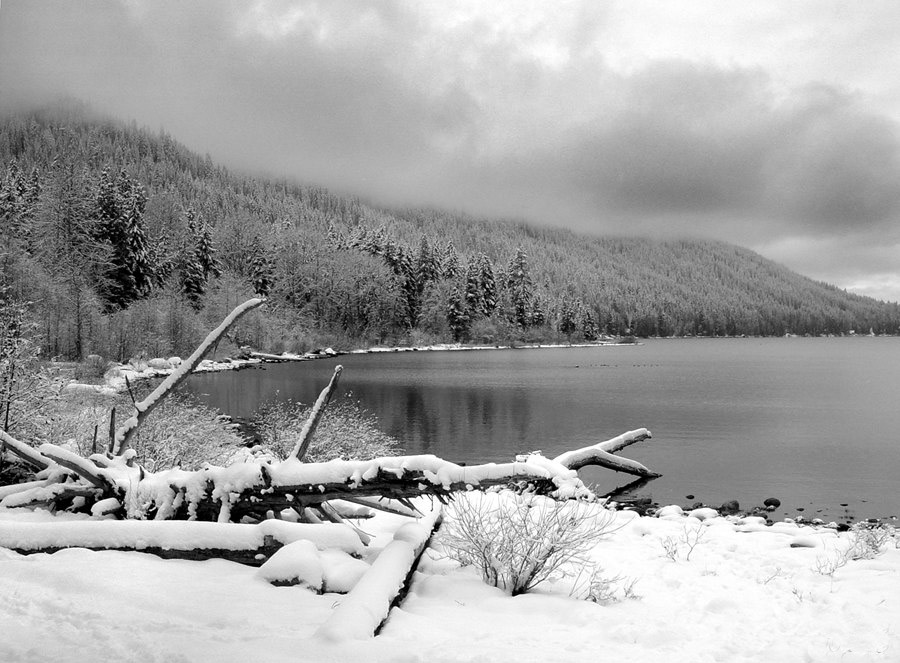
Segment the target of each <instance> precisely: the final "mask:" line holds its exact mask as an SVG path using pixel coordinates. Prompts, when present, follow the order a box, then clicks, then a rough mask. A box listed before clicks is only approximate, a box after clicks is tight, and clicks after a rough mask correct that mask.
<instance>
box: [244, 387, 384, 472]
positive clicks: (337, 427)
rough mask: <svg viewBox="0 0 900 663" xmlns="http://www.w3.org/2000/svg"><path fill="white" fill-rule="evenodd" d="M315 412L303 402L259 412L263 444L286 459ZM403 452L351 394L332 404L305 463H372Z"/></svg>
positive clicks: (258, 429) (257, 426)
mask: <svg viewBox="0 0 900 663" xmlns="http://www.w3.org/2000/svg"><path fill="white" fill-rule="evenodd" d="M311 409H312V408H311V406H308V405H303V404H302V403H292V402H288V403H274V404H271V405H268V406H266V407H265V408H263V409H262V410H260V411H258V412H256V413H255V414H254V416H253V419H252V425H253V428H254V429H255V430H256V432H257V434H258V436H259V438H260V442H261V443H262V445H263V446H264V447H266V448H268V449H270V450H272V451H273V452H274V453H276V454H278V455H280V456H281V457H282V458H284V457H285V456H287V454H289V453H290V452H291V450H292V449H293V447H294V444H296V442H297V439H298V438H299V436H300V431H301V430H302V429H303V424H304V423H306V419H307V418H308V416H309V412H310V410H311ZM400 451H401V450H400V446H399V443H398V442H397V440H395V439H394V438H392V437H391V436H390V435H387V434H386V433H383V432H382V431H380V430H379V429H378V421H377V419H376V418H375V415H373V414H371V413H370V412H368V411H367V410H365V409H364V408H363V407H362V406H361V405H360V404H359V402H358V401H355V400H353V398H352V397H351V396H349V395H347V396H343V397H341V398H338V399H336V400H334V401H332V402H331V404H329V406H328V408H327V409H326V410H325V413H324V414H323V415H322V419H321V420H320V421H319V426H318V428H316V434H315V436H314V437H313V440H312V443H311V444H310V446H309V449H308V450H307V452H306V455H305V456H304V458H303V460H304V461H308V462H320V461H326V460H332V459H334V458H343V459H345V460H368V459H370V458H378V457H380V456H394V455H397V454H398V453H399V452H400Z"/></svg>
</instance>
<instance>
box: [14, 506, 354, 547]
mask: <svg viewBox="0 0 900 663" xmlns="http://www.w3.org/2000/svg"><path fill="white" fill-rule="evenodd" d="M98 504H102V502H98ZM0 513H9V512H5V510H0ZM266 536H271V537H273V538H274V539H275V540H276V541H280V542H282V543H293V542H294V541H301V540H302V541H307V542H310V543H311V544H312V545H314V546H316V547H317V548H320V549H323V550H327V549H337V550H341V551H343V552H345V553H350V554H356V555H360V554H362V544H361V543H360V540H359V537H358V536H357V535H356V534H355V533H354V531H353V530H352V528H350V527H349V526H348V525H343V524H335V523H323V524H321V525H309V524H303V523H289V522H284V521H279V520H267V521H265V522H263V523H260V524H258V525H249V524H239V523H227V524H222V523H210V522H198V521H176V520H123V521H116V520H84V519H72V520H62V519H59V518H58V519H55V520H53V519H49V518H48V519H46V520H43V521H39V522H31V521H28V520H24V521H23V520H21V519H15V520H8V519H7V518H0V547H4V548H19V549H24V550H35V549H39V548H65V547H74V546H84V547H89V548H125V547H132V548H138V549H141V548H154V547H155V548H163V549H182V550H184V549H190V548H206V549H215V548H221V549H223V550H250V549H254V548H258V547H260V546H262V545H263V543H264V542H265V537H266Z"/></svg>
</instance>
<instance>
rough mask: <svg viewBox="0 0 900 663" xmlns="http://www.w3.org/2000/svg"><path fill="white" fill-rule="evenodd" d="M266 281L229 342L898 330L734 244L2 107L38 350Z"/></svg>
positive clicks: (145, 347)
mask: <svg viewBox="0 0 900 663" xmlns="http://www.w3.org/2000/svg"><path fill="white" fill-rule="evenodd" d="M256 293H258V294H261V295H265V296H267V297H268V298H269V301H270V303H269V305H268V306H267V307H266V310H264V311H259V312H255V313H254V314H253V315H251V316H249V319H248V320H247V321H244V322H242V323H241V324H240V325H239V326H238V327H237V329H236V330H235V331H233V332H232V335H231V337H230V339H229V340H230V342H231V343H233V344H236V345H244V344H247V345H252V346H254V347H257V348H260V349H264V350H268V351H283V350H288V351H303V350H308V349H311V348H314V347H320V346H324V345H330V346H337V347H350V346H365V345H375V344H402V343H427V342H434V341H473V342H479V343H500V342H503V343H510V342H529V341H545V342H547V341H582V340H587V341H591V340H595V339H597V338H600V337H601V336H602V335H603V334H610V335H624V334H633V335H636V336H673V335H676V336H680V335H698V336H722V335H731V336H734V335H741V334H746V335H783V334H785V333H794V334H811V335H821V334H847V333H849V332H850V331H851V330H857V331H858V332H868V331H869V330H870V329H871V330H873V331H874V332H875V333H897V332H898V330H900V308H898V305H897V304H886V303H883V302H878V301H875V300H873V299H869V298H865V297H860V296H856V295H852V294H849V293H846V292H844V291H841V290H839V289H837V288H835V287H833V286H829V285H826V284H822V283H817V282H814V281H812V280H810V279H807V278H805V277H802V276H800V275H797V274H795V273H792V272H790V271H789V270H787V269H786V268H784V267H782V266H780V265H777V264H775V263H773V262H771V261H769V260H766V259H764V258H762V257H761V256H759V255H757V254H755V253H753V252H751V251H748V250H746V249H742V248H739V247H736V246H732V245H728V244H725V243H721V242H712V241H686V240H685V241H653V240H649V239H629V238H615V237H592V236H585V235H577V234H574V233H572V232H568V231H565V230H559V229H549V228H537V227H532V226H528V225H525V224H522V223H516V222H509V221H487V220H480V219H474V218H470V217H467V216H465V215H462V214H454V213H448V212H440V211H435V210H419V209H406V210H388V209H380V208H377V207H374V206H371V205H367V204H364V203H363V202H361V201H359V200H356V199H353V198H349V197H343V196H337V195H334V194H331V193H329V192H328V191H326V190H324V189H321V188H317V187H311V186H301V185H298V184H293V183H289V182H284V181H276V180H271V179H261V178H254V177H249V176H244V175H240V174H235V173H231V172H229V171H228V170H226V169H224V168H222V167H220V166H216V165H215V164H214V163H213V162H212V161H211V160H210V158H209V157H208V156H207V157H203V156H200V155H198V154H195V153H193V152H191V151H189V150H187V149H186V148H185V147H183V146H182V145H180V144H179V143H178V142H176V141H175V140H174V139H173V138H172V137H170V136H168V135H167V134H165V133H153V132H150V131H147V130H145V129H140V128H138V127H136V126H135V125H133V124H132V125H126V124H124V123H121V122H115V121H110V120H107V119H103V118H98V117H95V116H93V115H91V114H90V113H89V112H87V111H85V110H84V109H82V108H80V107H78V106H77V105H75V104H70V105H68V106H57V107H54V108H52V109H49V110H46V109H45V110H42V111H35V112H32V113H28V114H18V115H12V116H8V117H5V118H2V119H0V304H2V305H3V306H4V307H8V306H13V305H16V306H21V307H24V310H26V311H27V315H28V317H29V323H30V325H31V327H30V328H32V329H33V330H34V335H35V338H38V339H39V344H40V351H41V354H42V356H46V357H63V358H72V359H80V358H82V357H84V356H86V355H87V354H90V353H97V354H101V355H103V356H107V357H111V358H116V359H126V358H128V357H129V356H131V355H133V354H135V353H139V352H142V351H144V352H147V353H150V354H153V355H165V354H177V353H183V352H185V351H186V350H188V349H189V348H191V347H193V346H194V345H196V343H197V342H198V341H199V340H200V338H202V336H203V333H204V331H203V330H205V329H207V328H208V327H209V326H210V324H211V323H213V322H215V321H217V320H219V319H221V318H222V317H224V313H225V312H227V311H228V310H230V309H231V308H233V307H234V306H235V305H236V304H237V303H238V302H240V301H242V300H243V299H246V298H249V297H251V296H253V295H254V294H256ZM17 310H18V309H17Z"/></svg>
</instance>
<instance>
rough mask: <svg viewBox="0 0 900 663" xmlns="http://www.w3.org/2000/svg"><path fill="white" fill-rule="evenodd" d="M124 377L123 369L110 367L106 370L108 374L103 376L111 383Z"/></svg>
mask: <svg viewBox="0 0 900 663" xmlns="http://www.w3.org/2000/svg"><path fill="white" fill-rule="evenodd" d="M120 377H122V367H121V366H118V365H117V366H110V367H109V368H107V369H106V373H104V374H103V379H104V380H106V381H107V382H109V381H110V380H115V379H116V378H120Z"/></svg>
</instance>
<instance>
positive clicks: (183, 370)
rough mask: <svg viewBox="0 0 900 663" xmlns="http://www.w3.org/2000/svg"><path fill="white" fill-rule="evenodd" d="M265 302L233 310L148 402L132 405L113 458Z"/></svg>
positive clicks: (116, 442)
mask: <svg viewBox="0 0 900 663" xmlns="http://www.w3.org/2000/svg"><path fill="white" fill-rule="evenodd" d="M265 301H266V300H265V299H249V300H247V301H246V302H244V303H243V304H241V305H240V306H238V307H236V308H235V309H234V310H233V311H232V312H231V313H229V314H228V317H226V318H225V319H224V320H223V321H222V323H221V324H220V325H219V326H218V327H216V328H215V329H213V330H212V331H211V332H210V333H209V335H208V336H207V337H206V338H205V339H204V340H203V342H202V343H201V344H200V345H199V346H198V347H197V349H196V350H194V353H193V354H192V355H191V356H190V357H188V358H187V359H186V360H185V361H184V362H182V363H181V364H180V365H179V366H178V368H176V369H175V370H174V371H172V373H171V374H170V375H169V376H168V377H167V378H166V379H165V380H163V381H162V383H161V384H160V385H159V386H158V387H157V388H156V389H154V390H153V392H152V393H151V394H150V395H149V396H147V398H145V399H144V400H142V401H141V402H140V403H135V404H134V408H135V413H134V415H132V416H131V417H129V418H128V419H126V420H125V423H124V424H122V426H121V428H119V429H118V430H117V431H116V436H115V440H114V442H113V453H114V454H115V455H117V456H121V455H122V454H123V453H125V451H127V450H128V448H129V447H130V446H131V438H132V437H133V436H134V433H135V431H136V430H137V428H138V426H140V425H141V422H142V421H143V420H144V419H146V418H147V415H148V414H150V412H151V411H153V409H154V408H155V407H156V406H157V405H159V403H160V402H162V399H163V398H165V397H166V395H167V394H168V393H169V392H170V391H172V390H173V389H174V388H175V387H177V386H178V385H179V384H180V383H181V382H182V381H184V379H185V378H186V377H187V376H188V375H189V374H190V373H191V371H193V370H194V368H195V367H196V366H197V364H199V363H200V360H201V359H203V357H204V356H205V355H206V353H207V352H209V351H210V350H211V349H212V348H213V347H214V346H215V345H216V344H217V343H218V342H219V339H221V338H222V336H224V335H225V332H227V331H228V329H229V328H230V327H231V325H233V324H234V323H235V322H237V320H238V319H239V318H240V317H241V316H242V315H244V314H245V313H247V312H248V311H251V310H253V309H255V308H256V307H258V306H261V305H262V304H263V303H264V302H265Z"/></svg>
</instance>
